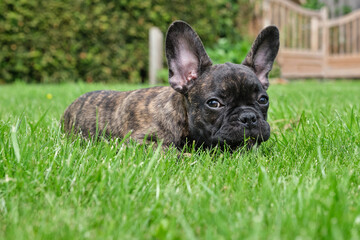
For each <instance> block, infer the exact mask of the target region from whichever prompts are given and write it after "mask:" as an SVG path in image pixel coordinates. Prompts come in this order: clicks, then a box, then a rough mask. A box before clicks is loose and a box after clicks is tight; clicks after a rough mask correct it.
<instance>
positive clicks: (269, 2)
mask: <svg viewBox="0 0 360 240" xmlns="http://www.w3.org/2000/svg"><path fill="white" fill-rule="evenodd" d="M263 13H264V15H263V17H264V18H263V19H264V25H265V26H267V25H270V24H273V25H276V26H278V28H279V29H280V44H281V45H280V51H279V55H278V58H277V59H278V62H279V64H280V66H281V71H282V75H283V77H285V78H308V77H320V78H360V10H357V11H354V12H352V13H350V14H348V15H346V16H343V17H341V18H337V19H328V13H327V9H326V8H323V9H321V10H320V11H313V10H308V9H304V8H301V7H299V6H298V5H296V4H294V3H292V2H289V1H287V0H264V5H263Z"/></svg>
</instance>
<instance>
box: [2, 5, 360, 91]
mask: <svg viewBox="0 0 360 240" xmlns="http://www.w3.org/2000/svg"><path fill="white" fill-rule="evenodd" d="M281 2H283V1H280V5H281V4H282V3H281ZM287 2H291V4H296V5H298V6H299V7H302V8H307V9H313V10H318V9H321V8H323V7H324V6H327V7H328V16H329V18H333V17H339V16H342V15H345V14H349V13H351V12H352V11H354V10H356V9H357V8H359V7H360V1H357V0H329V1H326V0H294V1H290V0H288V1H287ZM263 6H264V3H263V1H261V0H197V1H189V0H186V1H185V0H114V1H109V0H62V1H59V0H1V1H0V83H1V84H4V83H12V82H16V81H22V82H26V83H61V82H78V81H83V82H119V83H120V82H127V83H141V82H148V71H149V70H148V69H149V67H148V65H149V57H148V56H149V29H150V28H151V27H153V26H156V27H158V28H159V29H160V30H161V32H162V33H164V34H165V33H166V30H167V28H168V26H169V24H170V23H171V22H172V21H174V20H178V19H181V20H184V21H186V22H188V23H189V24H190V25H191V26H192V27H193V28H194V29H195V30H196V31H197V32H198V34H199V35H200V37H201V39H202V40H203V42H204V45H205V47H206V49H207V51H208V53H209V55H210V57H211V58H212V59H213V61H214V62H215V63H223V62H226V61H231V62H235V63H240V62H241V61H242V59H243V58H244V56H245V54H246V53H247V51H248V50H249V48H250V46H251V42H252V40H253V39H254V37H255V36H256V34H257V33H258V31H259V30H260V29H261V28H262V27H263V25H264V9H263ZM279 9H280V8H279ZM267 14H269V11H268V12H267ZM270 14H273V15H274V14H276V13H274V12H273V13H270ZM280 20H281V19H280ZM280 20H279V21H280ZM273 21H274V18H272V20H269V19H268V22H269V23H270V24H274V22H273ZM309 21H311V20H309ZM357 21H358V20H357ZM358 22H360V21H358ZM306 24H308V25H306ZM309 24H310V22H308V23H307V22H304V23H303V25H302V26H305V27H304V29H306V28H309V29H311V26H310V25H309ZM297 25H299V24H298V23H297ZM306 26H307V27H306ZM357 26H360V25H356V24H355V25H353V28H355V33H356V27H357ZM304 31H305V30H304ZM358 32H359V31H358ZM358 34H359V33H358ZM308 38H310V36H308ZM319 39H321V37H320V38H319ZM318 41H320V40H318ZM355 41H359V40H358V39H357V38H355ZM356 44H357V42H355V48H354V51H357V50H359V49H360V46H357V45H356ZM357 47H358V48H357ZM320 48H321V47H319V49H320ZM356 49H357V50H356ZM359 52H360V50H359ZM165 67H166V62H165V59H164V68H165ZM272 74H273V75H274V76H280V74H281V71H280V68H279V66H278V65H276V66H275V69H274V71H273V73H272ZM158 76H159V81H160V82H161V81H167V70H166V68H165V70H163V71H160V72H159V74H158Z"/></svg>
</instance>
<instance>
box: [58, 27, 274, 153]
mask: <svg viewBox="0 0 360 240" xmlns="http://www.w3.org/2000/svg"><path fill="white" fill-rule="evenodd" d="M278 48H279V33H278V30H277V29H276V27H268V28H266V29H264V30H263V31H262V32H261V33H260V34H259V36H258V37H257V39H256V40H255V42H254V44H253V46H252V48H251V50H250V52H249V53H248V55H247V57H246V59H245V60H244V62H243V63H242V64H233V63H225V64H219V65H213V64H212V62H211V60H210V58H209V57H208V55H207V53H206V51H205V49H204V47H203V45H202V42H201V40H200V38H199V37H198V35H197V34H196V32H195V31H194V30H193V29H192V28H191V27H190V26H189V25H188V24H186V23H185V22H182V21H176V22H174V23H173V24H172V25H171V26H170V27H169V30H168V33H167V37H166V57H167V60H168V65H169V82H170V85H171V87H153V88H147V89H140V90H135V91H130V92H118V91H95V92H90V93H86V94H84V95H82V96H81V97H79V98H78V99H77V100H75V101H74V102H73V103H72V104H71V105H70V106H69V107H68V108H67V109H66V111H65V113H64V116H63V122H64V128H65V130H66V131H67V132H68V133H70V132H72V131H74V132H80V133H81V134H82V136H84V137H93V136H96V135H97V134H99V135H106V136H111V137H117V138H123V137H124V136H125V135H127V134H128V133H129V132H131V137H132V138H133V139H135V140H138V141H143V140H144V138H145V137H146V139H145V140H147V141H158V140H162V141H163V145H164V146H169V145H170V144H174V145H175V146H176V147H178V148H181V147H183V146H184V145H185V144H186V143H187V142H193V141H195V142H196V144H197V145H204V146H209V147H211V146H214V145H217V144H219V143H220V144H224V143H225V142H226V143H227V144H229V145H230V146H231V147H234V148H236V147H238V146H242V145H243V144H244V142H245V139H246V138H250V139H254V141H255V142H257V143H258V144H260V143H261V142H262V141H266V140H267V139H268V138H269V136H270V127H269V124H268V123H267V122H266V118H267V110H268V107H269V105H268V104H265V105H264V104H260V103H259V100H258V99H259V98H260V97H261V96H265V97H267V94H266V90H267V88H268V86H269V83H268V73H269V72H270V70H271V68H272V64H273V61H274V59H275V57H276V54H277V51H278ZM209 99H217V100H218V101H220V102H221V103H222V107H219V108H216V109H214V108H211V107H209V105H208V104H207V103H208V101H209ZM249 113H250V114H252V117H253V120H254V122H253V123H252V124H251V127H249V123H248V122H246V121H247V120H249V119H247V120H246V121H245V122H244V121H241V119H243V118H244V116H245V115H246V114H247V115H249ZM246 117H248V116H246ZM255 118H256V119H255ZM255 120H256V121H255ZM97 131H98V132H97ZM254 141H253V142H252V144H254V143H255V142H254Z"/></svg>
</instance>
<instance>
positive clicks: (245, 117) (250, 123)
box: [239, 112, 257, 128]
mask: <svg viewBox="0 0 360 240" xmlns="http://www.w3.org/2000/svg"><path fill="white" fill-rule="evenodd" d="M239 120H240V122H241V123H243V124H244V125H245V127H247V128H252V127H255V126H256V124H257V119H256V115H255V113H252V112H246V113H243V114H241V115H240V117H239Z"/></svg>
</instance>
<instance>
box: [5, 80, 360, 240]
mask: <svg viewBox="0 0 360 240" xmlns="http://www.w3.org/2000/svg"><path fill="white" fill-rule="evenodd" d="M137 87H139V86H131V85H129V86H121V85H111V86H109V85H85V84H78V85H75V84H64V85H23V84H15V85H6V86H1V87H0V238H2V239H74V238H75V239H360V160H359V159H360V157H359V156H360V106H359V101H360V97H359V96H360V95H359V93H360V82H350V81H339V82H326V83H320V82H296V83H290V84H288V85H272V86H271V87H270V89H269V95H270V101H271V104H270V109H269V122H270V125H271V128H272V136H271V138H270V140H269V141H268V142H266V143H264V144H263V145H261V146H260V147H259V148H258V149H256V150H252V151H249V152H241V151H237V152H235V153H233V154H229V153H228V152H220V151H217V150H211V151H209V150H203V151H198V152H192V155H191V156H184V157H181V158H178V157H177V153H176V151H175V150H173V149H172V150H170V151H168V152H166V153H164V152H162V151H159V149H156V148H153V147H149V146H144V145H139V144H135V143H133V142H130V143H127V144H122V143H121V142H120V141H119V140H112V141H97V142H91V141H86V140H82V139H80V138H76V139H73V140H72V139H68V138H67V137H66V136H65V135H64V133H63V132H62V131H61V129H60V128H59V119H60V116H61V114H62V113H63V111H64V110H65V108H66V107H67V106H68V105H69V104H70V103H71V102H72V101H73V100H74V99H75V98H76V97H78V96H80V95H81V94H82V93H84V92H87V91H91V90H95V89H118V90H129V89H133V88H137ZM47 94H52V99H48V98H47V97H46V96H47Z"/></svg>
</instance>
